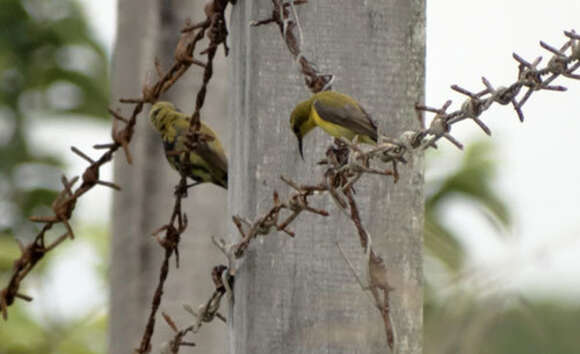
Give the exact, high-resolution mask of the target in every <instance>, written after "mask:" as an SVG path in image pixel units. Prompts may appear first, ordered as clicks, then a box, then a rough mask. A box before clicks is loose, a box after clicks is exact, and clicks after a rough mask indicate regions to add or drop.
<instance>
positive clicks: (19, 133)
mask: <svg viewBox="0 0 580 354" xmlns="http://www.w3.org/2000/svg"><path fill="white" fill-rule="evenodd" d="M108 97H109V75H108V58H107V53H106V52H105V50H104V49H103V47H102V45H101V44H100V43H98V42H97V41H96V40H95V39H94V37H93V35H92V33H91V31H90V30H89V28H88V26H87V22H86V19H85V17H84V14H83V12H82V9H81V8H80V5H79V4H78V3H77V2H76V0H58V1H46V0H0V287H4V286H5V285H6V282H7V278H8V276H9V274H10V270H11V268H12V264H13V262H14V260H15V259H16V258H18V257H19V255H20V251H19V248H18V245H17V243H16V242H15V240H14V237H17V236H24V237H25V238H30V237H31V236H32V235H34V233H35V232H34V230H36V229H38V228H37V225H34V224H32V223H30V222H29V221H27V218H28V216H31V215H37V214H38V215H48V214H47V213H48V211H47V210H46V209H47V208H49V206H50V203H51V202H52V200H53V199H54V197H55V196H56V194H57V191H58V189H59V188H60V186H59V185H58V177H59V175H60V174H61V173H62V172H61V171H62V169H63V167H64V163H63V162H62V161H61V159H60V158H59V157H57V156H52V155H49V154H47V153H45V152H42V151H37V150H38V149H36V150H35V149H33V148H32V147H31V146H32V144H30V141H29V139H30V138H29V136H30V133H29V132H30V130H31V129H32V128H35V129H42V127H43V126H45V125H46V124H49V122H50V120H47V119H46V118H55V117H58V118H59V119H105V118H106V117H107V113H106V107H107V104H108ZM67 134H74V131H63V132H62V135H59V136H55V137H54V139H59V140H66V139H68V136H67ZM103 233H104V232H103V231H102V230H101V231H100V232H97V231H95V230H93V231H89V232H84V234H83V242H88V243H89V244H91V245H92V246H91V247H93V249H94V250H95V251H97V253H99V254H100V253H102V252H105V251H104V250H105V249H106V247H105V246H103V242H106V240H107V237H104V236H103ZM87 234H88V235H87ZM89 235H98V237H90V236H89ZM91 240H93V241H91ZM67 247H69V246H68V245H67V246H64V247H61V248H62V249H66V248H67ZM59 252H60V248H59V249H58V250H57V252H56V253H57V254H56V257H52V256H51V257H47V259H46V260H44V261H43V262H41V264H40V265H41V266H40V267H36V268H35V271H34V272H33V273H32V274H31V276H29V277H28V278H27V282H26V283H27V284H29V285H36V286H38V285H39V284H42V282H43V275H44V274H45V273H46V271H47V269H50V265H51V264H54V263H56V262H57V260H58V253H59ZM51 255H52V254H51ZM103 259H106V257H103ZM98 267H100V269H98V273H99V274H102V275H104V266H103V265H99V266H98ZM103 279H104V278H103ZM102 283H103V287H104V286H105V282H104V280H103V281H102ZM26 292H27V291H26V290H24V293H26ZM29 307H30V304H28V303H25V302H22V301H17V302H16V303H15V304H14V306H11V307H10V309H9V321H8V322H7V323H0V354H3V353H10V354H19V353H103V352H104V351H105V346H106V344H105V343H106V338H105V333H106V328H105V327H106V315H105V314H104V313H103V312H102V310H101V309H93V310H94V311H93V313H91V314H89V315H79V316H77V318H74V319H71V318H53V317H51V316H40V318H39V316H38V314H37V315H32V314H31V313H30V308H29Z"/></svg>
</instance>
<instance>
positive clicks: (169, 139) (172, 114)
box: [149, 102, 228, 189]
mask: <svg viewBox="0 0 580 354" xmlns="http://www.w3.org/2000/svg"><path fill="white" fill-rule="evenodd" d="M149 117H150V119H151V123H152V124H153V127H154V128H155V129H156V130H157V131H158V132H159V133H160V135H161V140H162V141H163V147H164V149H165V156H166V157H167V160H168V161H169V163H170V164H171V166H172V167H173V168H174V169H176V170H177V171H178V172H179V173H180V174H182V175H184V176H187V177H189V178H191V179H193V180H194V181H196V182H199V183H203V182H211V183H214V184H216V185H218V186H221V187H223V188H226V189H227V187H228V163H227V159H226V156H225V153H224V149H223V147H222V145H221V143H220V141H219V139H218V137H217V135H216V133H215V132H214V131H213V130H212V129H211V128H210V127H208V126H207V125H205V124H204V123H203V122H202V123H201V128H200V133H202V134H204V135H208V136H210V137H212V138H213V140H211V141H208V142H207V143H203V144H200V145H199V146H198V147H197V148H196V149H195V151H189V152H188V149H187V147H186V145H185V142H186V141H187V136H186V135H187V132H188V131H189V125H190V120H189V119H190V117H189V116H187V115H185V114H183V113H181V112H178V111H177V110H176V109H175V106H174V105H173V104H172V103H171V102H157V103H155V104H154V105H153V107H151V111H150V113H149Z"/></svg>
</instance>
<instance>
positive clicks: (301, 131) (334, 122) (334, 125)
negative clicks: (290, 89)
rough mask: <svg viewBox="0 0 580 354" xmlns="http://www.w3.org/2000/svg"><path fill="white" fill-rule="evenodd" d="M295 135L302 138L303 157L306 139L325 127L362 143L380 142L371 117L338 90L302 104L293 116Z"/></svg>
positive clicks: (334, 134) (331, 133)
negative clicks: (305, 137)
mask: <svg viewBox="0 0 580 354" xmlns="http://www.w3.org/2000/svg"><path fill="white" fill-rule="evenodd" d="M290 126H291V128H292V132H293V133H294V135H296V137H297V138H298V149H299V151H300V154H301V155H302V138H303V137H304V136H305V135H306V134H308V133H309V132H310V131H311V130H312V129H313V128H314V127H316V126H318V127H320V128H322V129H323V130H324V131H325V132H326V133H328V134H330V135H331V136H334V137H345V138H347V139H351V140H352V139H353V138H354V137H355V136H357V135H358V136H359V137H360V139H361V142H363V143H367V144H374V143H376V142H377V138H378V134H377V125H376V124H375V122H374V121H373V120H372V119H371V117H370V115H369V114H368V113H367V112H366V111H365V110H364V109H363V108H362V107H361V105H360V104H359V103H358V102H357V101H356V100H355V99H353V98H352V97H350V96H347V95H345V94H342V93H339V92H336V91H322V92H319V93H317V94H314V95H312V97H310V98H309V99H307V100H305V101H302V102H300V103H299V104H298V105H296V107H295V108H294V110H293V111H292V113H291V114H290Z"/></svg>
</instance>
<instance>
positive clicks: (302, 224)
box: [229, 0, 425, 354]
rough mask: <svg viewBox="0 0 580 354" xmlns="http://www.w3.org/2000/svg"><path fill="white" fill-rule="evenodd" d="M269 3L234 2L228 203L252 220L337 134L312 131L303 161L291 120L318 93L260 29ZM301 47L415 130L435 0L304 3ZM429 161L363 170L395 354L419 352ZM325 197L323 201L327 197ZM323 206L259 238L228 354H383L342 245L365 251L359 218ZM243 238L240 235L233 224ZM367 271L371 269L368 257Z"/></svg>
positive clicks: (312, 172)
mask: <svg viewBox="0 0 580 354" xmlns="http://www.w3.org/2000/svg"><path fill="white" fill-rule="evenodd" d="M271 10H272V4H271V1H270V0H255V1H247V0H246V1H238V4H237V5H236V6H235V7H234V8H233V11H232V25H231V43H232V64H233V79H232V81H233V85H232V89H231V91H230V102H231V110H230V117H229V118H230V121H231V122H233V123H232V124H233V129H232V130H231V131H232V132H234V133H233V134H232V135H231V140H232V145H233V147H232V149H231V151H232V156H231V158H230V161H231V163H230V176H232V177H233V176H235V177H234V178H231V181H230V195H229V199H230V210H231V212H232V214H239V215H241V216H244V217H249V218H253V217H255V216H256V215H259V214H261V213H263V212H264V211H265V210H267V208H269V206H270V205H271V203H272V202H271V201H272V192H273V190H277V191H278V192H279V193H280V195H281V196H282V197H283V196H285V195H287V192H288V187H287V186H285V185H284V184H283V183H282V182H281V181H280V180H279V178H278V177H279V175H280V174H283V175H285V176H289V177H290V178H293V179H294V180H295V181H297V182H298V183H304V184H312V183H318V182H319V181H320V178H321V171H322V169H321V168H320V167H318V166H316V162H317V161H318V160H320V159H321V158H322V157H323V156H324V151H325V150H326V148H327V146H328V143H329V142H330V139H329V138H328V137H327V136H326V135H324V134H323V133H322V132H320V131H318V132H317V133H316V134H312V135H309V136H308V137H307V138H306V139H305V147H304V148H305V156H306V161H301V159H300V157H299V155H298V152H297V148H296V146H297V144H296V139H295V138H294V136H293V135H292V133H291V131H290V129H289V127H288V119H289V113H290V112H291V110H292V108H293V106H294V105H295V104H296V103H297V102H298V101H299V100H302V99H304V98H306V97H308V96H309V95H310V93H309V92H308V91H307V90H306V88H305V87H304V84H303V78H302V77H301V75H300V74H299V73H298V70H297V67H296V65H292V59H291V57H290V54H289V52H288V50H287V49H286V47H285V45H284V43H283V41H282V39H281V38H280V33H279V31H278V28H277V27H275V26H274V25H271V26H270V27H259V28H250V27H249V26H248V23H249V22H250V21H251V20H258V19H264V18H267V17H269V16H270V15H271ZM298 15H299V18H300V20H301V24H302V28H303V30H304V44H303V48H302V49H303V53H304V55H305V56H306V57H307V58H310V59H311V60H312V61H314V62H315V63H316V64H318V67H319V69H320V70H322V71H324V72H331V73H333V74H335V75H336V76H337V78H336V81H335V83H334V86H333V87H334V89H336V90H338V91H342V92H345V93H348V94H350V95H352V96H354V97H355V98H357V99H359V100H360V102H362V104H363V105H364V107H366V108H367V110H368V111H369V112H371V114H372V115H373V116H374V118H375V119H376V120H378V121H379V122H380V127H381V129H382V131H383V132H386V133H387V135H389V136H395V137H396V136H399V135H400V134H401V133H402V132H403V131H405V130H407V129H409V128H416V127H417V124H418V122H417V118H416V113H415V112H414V108H413V107H414V104H415V103H416V102H420V101H422V98H423V89H424V57H425V3H424V1H421V0H416V1H402V0H369V1H352V0H318V1H310V2H309V3H307V4H306V5H304V6H299V7H298ZM422 169H423V166H422V158H421V157H418V158H415V159H413V160H412V161H410V163H409V164H408V165H407V166H403V167H401V168H400V170H401V174H402V175H401V179H400V181H399V182H398V183H397V184H396V185H394V184H393V182H392V179H391V178H384V177H378V176H365V177H364V178H363V180H362V181H360V182H359V183H358V184H357V187H356V192H357V193H356V196H355V197H356V199H357V200H358V203H359V206H360V207H361V215H362V218H363V221H364V223H365V225H366V226H367V228H368V230H369V231H370V233H371V235H373V246H374V247H375V249H376V251H378V252H379V254H381V255H382V256H383V258H384V259H385V262H386V264H387V268H388V269H389V281H390V282H391V284H392V285H393V287H394V288H395V290H394V291H393V292H392V293H391V306H392V312H391V313H392V318H393V321H394V324H395V326H396V329H397V341H398V345H399V347H400V350H399V353H421V352H422V345H421V339H422V332H421V329H422V268H421V266H422V241H421V239H422V230H423V191H422V188H423V172H422ZM319 199H320V198H319ZM318 206H320V207H324V208H325V209H327V210H329V211H330V212H331V216H329V217H328V218H322V217H321V216H317V215H312V214H307V213H303V214H302V215H300V216H299V218H298V219H297V221H295V222H294V223H293V224H292V228H293V229H294V230H295V231H296V237H295V238H294V239H290V238H289V237H288V236H286V235H285V234H283V233H277V234H272V235H269V236H268V237H266V239H265V240H264V242H263V243H260V242H256V243H254V244H253V245H252V246H251V248H250V249H249V252H248V253H247V255H246V257H245V260H244V263H243V265H242V266H241V268H240V270H239V272H238V274H237V277H236V283H235V291H234V293H235V304H234V307H233V313H232V314H231V316H230V326H231V327H230V353H236V354H242V353H252V354H254V353H256V354H261V353H284V354H288V353H354V352H356V353H387V352H388V351H389V350H388V348H387V344H386V338H385V332H384V327H383V322H382V319H381V317H380V315H379V313H378V311H377V310H376V309H375V308H374V306H373V305H372V304H371V302H369V300H368V298H367V297H366V296H365V294H364V293H363V292H362V290H361V289H360V287H359V285H358V284H357V282H356V280H355V279H354V278H353V276H352V274H351V272H350V270H349V268H348V265H347V263H346V262H345V260H344V259H343V258H342V257H341V255H340V253H339V251H338V249H337V246H336V242H339V243H340V244H341V245H342V247H343V248H344V249H345V250H346V252H347V254H348V257H349V258H350V259H351V260H354V262H355V264H357V265H359V266H360V265H361V259H362V256H363V252H362V250H361V249H360V245H359V241H358V236H357V235H356V231H355V229H354V227H353V226H352V224H351V223H350V221H349V220H348V219H347V218H345V217H344V216H343V215H341V214H340V213H339V212H338V211H337V210H336V207H335V206H334V205H333V203H332V202H331V201H330V200H329V199H328V198H323V201H322V203H320V204H319V205H318ZM230 234H232V238H233V239H238V238H239V235H238V233H237V231H235V230H234V229H233V227H231V226H230ZM358 271H359V274H361V273H362V269H361V268H360V267H359V269H358Z"/></svg>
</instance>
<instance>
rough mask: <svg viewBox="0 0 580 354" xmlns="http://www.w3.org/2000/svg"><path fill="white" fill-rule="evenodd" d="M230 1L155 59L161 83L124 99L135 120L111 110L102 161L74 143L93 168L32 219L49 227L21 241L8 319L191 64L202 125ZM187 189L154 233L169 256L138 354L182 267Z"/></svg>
mask: <svg viewBox="0 0 580 354" xmlns="http://www.w3.org/2000/svg"><path fill="white" fill-rule="evenodd" d="M228 3H232V4H234V3H235V0H211V1H210V2H208V4H207V5H206V7H205V14H206V20H204V21H202V22H200V23H197V24H194V25H191V23H190V21H188V22H187V23H186V26H185V27H184V29H183V30H182V35H181V38H180V41H179V43H178V45H177V47H176V50H175V62H174V64H173V65H172V66H171V67H170V68H169V69H168V70H167V71H166V72H165V73H163V70H162V69H161V65H160V64H159V62H158V60H155V69H156V71H157V74H158V80H157V82H156V83H155V84H153V85H150V84H149V83H145V84H144V85H143V89H142V97H141V98H136V99H135V98H121V99H120V100H119V101H120V102H121V103H123V104H134V108H133V111H132V113H131V116H130V118H126V117H124V116H122V115H121V114H120V113H119V112H118V111H117V110H114V109H112V108H109V109H108V111H109V113H110V114H111V115H112V117H113V124H112V129H111V137H112V142H110V143H105V144H97V145H94V148H95V149H97V150H103V149H104V150H106V152H104V153H103V154H102V155H101V156H100V157H99V158H98V159H97V160H93V159H92V158H90V157H89V155H88V154H86V153H84V152H82V151H81V150H80V149H78V148H76V147H74V146H73V147H72V148H71V149H72V151H73V152H74V153H75V154H77V155H78V156H80V157H81V158H83V159H84V160H86V161H87V162H89V166H88V167H87V168H86V170H85V171H84V173H83V174H82V184H81V185H80V186H79V187H77V189H74V190H73V186H74V184H75V183H76V182H77V181H78V179H79V177H78V176H76V177H74V178H72V179H71V180H70V181H69V180H68V179H67V178H66V177H64V176H63V177H62V184H63V190H62V191H61V192H60V193H59V195H58V196H57V197H56V198H55V200H54V201H53V203H52V206H51V207H52V210H53V213H54V215H52V216H35V217H31V218H30V220H31V221H33V222H39V223H43V224H44V226H43V227H42V229H41V230H40V232H39V233H38V234H37V235H36V237H35V238H34V240H33V242H31V243H30V244H29V245H27V246H24V245H22V244H20V242H19V246H20V249H21V253H22V254H21V256H20V257H19V258H18V259H17V260H15V262H14V266H13V271H12V276H11V278H10V280H9V282H8V285H7V286H6V287H5V288H4V289H2V290H0V312H2V316H3V318H4V319H5V320H6V319H7V309H8V306H10V305H12V304H13V302H14V300H15V299H22V300H25V301H31V300H32V298H31V297H30V296H27V295H24V294H22V293H21V292H19V289H20V285H21V282H22V280H23V279H24V278H25V277H26V276H27V275H28V274H29V273H30V271H31V270H32V269H33V268H34V266H35V265H36V264H37V263H38V262H39V261H40V260H41V259H42V258H43V257H44V256H45V254H46V253H47V252H49V251H51V250H52V249H54V248H55V247H56V246H58V245H59V244H61V243H62V242H63V241H64V240H65V239H67V238H74V232H73V229H72V227H71V226H70V224H69V220H70V218H71V217H72V214H73V211H74V208H75V206H76V201H77V200H78V198H80V197H81V196H82V195H83V194H84V193H86V192H88V191H89V190H90V189H92V188H93V187H94V186H96V185H103V186H107V187H111V188H113V189H115V190H120V189H121V188H120V187H119V186H118V185H116V184H114V183H111V182H107V181H102V180H100V179H99V171H100V167H102V166H103V165H104V164H106V163H108V162H110V161H111V160H112V157H113V155H114V153H115V152H116V151H117V150H118V149H120V148H121V149H123V151H124V153H125V157H126V159H127V162H128V163H129V164H131V163H132V160H133V159H132V155H131V152H130V149H129V143H130V141H131V138H132V137H133V133H134V128H135V124H136V120H137V116H138V115H139V114H140V113H141V112H142V110H143V106H144V104H145V103H153V102H155V101H156V100H157V99H158V97H159V96H160V95H161V94H162V93H164V92H166V91H167V90H169V88H171V86H173V84H175V82H176V81H177V80H178V79H179V78H181V77H182V75H183V74H184V73H185V72H186V71H187V70H188V69H189V68H190V67H191V65H194V64H195V65H197V66H201V67H203V68H204V76H203V84H202V87H201V88H200V90H199V91H198V93H197V99H196V106H195V111H194V113H193V115H192V118H193V119H192V123H197V124H199V116H200V110H201V108H202V106H203V103H204V99H205V94H206V88H207V84H208V83H209V81H210V79H211V77H212V64H213V58H214V56H215V51H216V49H217V47H218V46H219V45H220V44H223V45H224V48H225V51H226V54H227V50H228V49H227V45H226V44H225V39H226V37H227V29H226V27H225V16H224V11H225V8H226V6H227V4H228ZM196 30H197V32H196ZM206 32H207V38H208V39H209V47H208V48H207V49H206V50H205V51H203V52H202V54H206V55H207V61H206V62H205V63H204V62H202V61H199V60H197V59H195V58H194V57H193V53H194V50H195V47H196V44H197V43H198V42H199V41H200V40H202V39H203V38H204V37H205V35H206ZM120 123H123V124H124V125H123V126H122V127H120V126H119V125H120ZM192 127H193V128H195V125H194V124H192ZM204 138H205V137H204V136H202V135H201V134H197V135H196V134H195V130H194V129H192V134H190V145H191V146H192V147H193V148H195V147H196V146H197V145H199V144H203V143H205V142H206V141H205V140H204ZM186 191H187V185H186V180H185V178H182V179H181V180H180V183H179V184H178V186H177V187H176V199H175V206H174V210H173V212H172V215H171V220H170V222H169V223H168V224H167V225H164V226H162V227H161V228H160V229H159V230H157V231H156V232H155V233H154V234H155V235H156V238H157V241H158V242H159V244H160V245H161V246H162V247H163V248H164V250H165V258H164V261H163V264H162V266H161V271H160V278H159V283H158V286H157V289H156V292H155V294H154V297H153V302H152V309H151V314H150V316H149V320H148V322H147V325H146V327H145V332H144V335H143V338H142V340H141V346H140V348H139V349H136V352H138V353H146V352H148V351H149V350H150V340H151V336H152V334H153V329H154V323H155V314H156V312H157V309H158V307H159V304H160V302H161V297H162V294H163V285H164V282H165V280H166V278H167V274H168V272H169V259H170V257H171V256H172V255H173V254H175V256H176V262H177V265H179V249H178V244H179V239H180V235H181V234H182V233H183V232H184V231H185V228H186V227H187V217H186V215H185V214H184V213H182V212H181V200H182V198H184V197H185V196H186V195H187V194H186ZM59 223H60V224H63V225H64V226H65V228H66V232H65V233H64V234H63V235H61V236H60V237H58V238H57V239H56V240H55V241H53V242H52V243H49V244H48V245H47V244H46V243H47V240H46V233H47V232H48V231H49V230H50V229H51V228H52V227H53V226H54V225H56V224H59ZM162 231H165V235H164V236H163V237H159V236H158V234H159V233H160V232H162Z"/></svg>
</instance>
